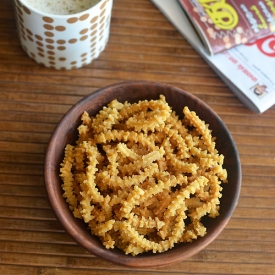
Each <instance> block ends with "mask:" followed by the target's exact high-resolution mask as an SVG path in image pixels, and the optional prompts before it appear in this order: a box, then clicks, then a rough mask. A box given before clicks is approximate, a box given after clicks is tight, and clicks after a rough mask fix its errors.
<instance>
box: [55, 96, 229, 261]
mask: <svg viewBox="0 0 275 275" xmlns="http://www.w3.org/2000/svg"><path fill="white" fill-rule="evenodd" d="M81 120H82V124H81V125H80V126H79V128H78V133H79V137H78V140H77V141H76V145H74V146H73V145H69V144H68V145H67V146H66V148H65V152H64V160H63V162H62V163H61V168H60V177H61V178H62V181H63V184H62V188H63V190H64V193H63V197H64V198H65V199H66V201H67V203H68V205H69V208H70V209H71V211H72V212H73V214H74V216H75V217H76V218H80V219H83V220H84V222H86V223H87V224H88V226H89V228H90V230H91V233H92V234H94V235H96V236H97V237H98V238H99V239H100V240H101V241H102V243H103V245H104V246H105V247H106V248H107V249H113V248H114V247H118V248H119V249H121V250H123V251H124V252H125V253H126V254H131V255H133V256H135V255H137V254H140V253H144V252H148V251H152V252H153V253H161V252H164V251H167V250H168V249H171V248H172V247H174V245H175V244H177V243H180V242H191V241H193V240H194V239H197V238H198V237H203V236H204V235H205V234H206V233H207V229H206V228H205V226H204V225H203V224H202V220H201V219H202V217H204V216H209V217H210V218H215V217H217V216H218V215H219V204H220V198H221V196H222V193H221V192H222V187H221V184H222V183H226V182H227V171H226V170H225V169H224V168H223V162H224V156H223V155H220V154H219V152H218V151H217V150H216V149H215V138H214V137H212V135H211V130H210V129H209V126H208V125H207V124H205V122H204V121H202V120H201V119H200V118H199V117H198V116H197V115H196V113H194V112H192V111H190V110H189V109H188V107H184V108H183V119H182V120H181V119H179V118H178V116H177V115H176V114H175V113H174V112H173V111H172V109H171V108H170V106H169V105H168V104H167V102H166V100H165V97H164V96H163V95H161V96H160V99H159V100H150V101H147V100H144V101H139V102H138V103H134V104H130V103H128V102H124V103H121V102H119V101H117V100H113V101H112V102H110V103H109V104H108V106H105V107H104V108H103V109H102V110H101V111H100V112H99V113H98V114H97V115H96V116H95V117H91V116H89V114H88V113H87V112H84V113H83V115H82V117H81Z"/></svg>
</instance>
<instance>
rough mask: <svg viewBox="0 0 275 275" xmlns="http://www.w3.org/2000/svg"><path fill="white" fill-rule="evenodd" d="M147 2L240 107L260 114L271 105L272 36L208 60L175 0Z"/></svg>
mask: <svg viewBox="0 0 275 275" xmlns="http://www.w3.org/2000/svg"><path fill="white" fill-rule="evenodd" d="M151 1H152V2H153V3H154V4H155V5H156V7H158V8H159V10H160V11H161V12H162V13H163V14H164V15H165V16H166V17H167V18H168V19H169V20H170V22H171V23H172V24H173V25H174V26H175V27H176V28H177V29H178V30H179V32H180V33H181V34H182V35H183V36H184V37H185V38H186V40H187V41H188V42H189V43H190V44H191V45H192V47H193V48H194V49H195V50H196V51H197V52H198V53H199V54H200V55H201V56H202V57H203V58H204V60H205V61H206V62H207V63H208V64H209V66H210V67H211V68H212V69H213V70H214V71H215V72H216V73H217V74H218V75H219V77H220V78H221V79H222V80H223V81H224V82H225V84H226V85H228V87H229V88H230V89H231V90H232V92H233V93H234V94H235V95H236V96H237V97H238V98H239V99H240V100H241V101H242V102H243V103H244V105H246V106H247V107H248V108H249V109H251V110H252V111H254V112H258V113H263V112H264V111H266V110H267V109H269V108H270V107H271V106H273V105H274V104H275V34H273V33H272V34H270V35H268V36H265V37H263V38H260V39H258V40H256V41H254V42H250V43H247V44H242V45H239V46H237V47H233V48H231V49H229V50H224V51H223V52H221V53H218V54H215V55H213V56H211V55H209V54H208V53H207V51H206V49H205V47H204V46H203V44H202V42H201V40H200V38H199V36H198V34H197V32H196V31H195V30H194V29H193V27H192V24H191V23H190V21H189V19H188V17H187V15H186V14H185V12H184V11H183V9H182V8H181V5H180V3H179V1H178V0H151ZM194 1H195V0H194ZM221 1H222V0H221Z"/></svg>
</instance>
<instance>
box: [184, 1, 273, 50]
mask: <svg viewBox="0 0 275 275" xmlns="http://www.w3.org/2000/svg"><path fill="white" fill-rule="evenodd" d="M179 3H180V4H181V6H182V8H183V10H184V11H185V13H186V15H187V16H188V18H189V20H190V22H191V24H192V26H193V28H194V29H195V30H196V31H197V33H198V36H199V37H200V39H201V40H202V43H203V44H204V46H205V48H206V50H207V51H208V53H209V54H210V55H213V54H216V53H218V52H221V51H224V50H228V49H230V48H232V47H234V46H237V45H240V44H246V43H247V42H249V41H253V40H257V39H259V38H262V37H265V36H267V35H270V34H272V32H274V31H275V19H274V18H275V0H262V1H259V0H179Z"/></svg>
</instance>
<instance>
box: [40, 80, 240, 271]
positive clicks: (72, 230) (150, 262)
mask: <svg viewBox="0 0 275 275" xmlns="http://www.w3.org/2000/svg"><path fill="white" fill-rule="evenodd" d="M135 84H140V85H153V86H162V87H163V86H165V87H168V88H170V89H172V90H174V91H176V92H180V93H183V94H185V95H187V96H188V97H189V98H190V99H191V100H197V101H198V102H199V103H200V104H202V105H203V106H204V108H205V109H207V112H210V113H211V114H212V116H214V117H215V119H217V120H218V122H219V124H220V126H221V127H222V128H223V131H225V133H226V135H228V137H229V138H230V140H231V141H232V144H231V145H232V147H233V150H234V152H233V153H234V154H235V156H236V173H237V175H236V178H237V184H236V186H237V188H236V192H235V193H234V197H233V198H232V201H231V204H230V207H229V208H228V211H227V215H226V219H223V220H222V221H221V222H220V223H219V226H218V227H217V228H216V230H215V232H214V233H213V234H211V235H210V236H209V235H208V234H207V235H206V236H205V237H203V238H201V240H202V241H200V242H199V243H198V242H197V245H196V242H195V241H194V242H193V243H192V244H193V245H192V246H193V247H194V248H193V250H192V251H188V252H186V251H183V252H181V253H178V255H175V257H174V258H173V259H172V260H171V257H170V258H169V260H165V258H164V257H163V255H164V254H165V253H167V252H169V250H168V251H167V252H164V253H159V254H154V255H153V256H152V257H150V256H149V257H148V256H144V254H141V255H137V256H135V257H133V256H131V255H125V254H121V255H119V256H118V257H117V256H116V253H115V252H113V251H112V250H107V249H106V248H105V247H103V248H101V247H98V246H96V245H93V244H87V243H86V242H85V241H84V240H83V239H82V238H79V237H78V233H77V229H78V227H77V226H76V225H75V224H70V223H69V221H68V219H67V217H66V216H65V217H64V216H63V215H62V213H61V211H60V210H61V209H60V207H59V206H58V203H57V202H58V200H60V198H58V194H56V193H55V192H54V189H53V188H52V187H53V184H52V176H53V175H52V170H53V163H52V162H51V157H52V155H53V152H54V144H55V142H56V141H57V140H58V138H59V132H60V129H61V126H63V124H64V123H66V120H67V117H68V116H70V115H71V114H73V113H74V111H75V110H76V109H78V107H79V106H81V105H82V104H84V102H86V101H90V100H92V99H93V98H96V97H97V96H98V95H100V94H101V93H102V92H107V91H109V90H110V91H111V90H113V89H114V88H115V89H118V88H123V89H125V88H127V87H131V86H132V85H135ZM160 94H161V93H160ZM101 107H103V106H101ZM76 119H77V118H76ZM241 178H242V171H241V162H240V158H239V154H238V150H237V147H236V144H235V142H234V140H233V138H232V136H231V134H230V132H229V130H228V129H227V127H226V125H225V123H224V122H223V121H222V120H221V118H220V117H219V116H218V114H217V113H216V112H215V111H214V110H213V109H211V108H210V106H208V105H207V104H206V103H205V102H203V101H202V100H201V99H199V98H198V97H196V96H195V95H193V94H191V93H188V92H187V91H185V90H182V89H180V88H177V87H175V86H172V85H168V84H165V83H160V82H153V81H143V80H138V81H125V82H119V83H115V84H111V85H108V86H106V87H103V88H100V89H98V90H96V91H94V92H92V93H91V94H89V95H87V96H85V97H83V98H82V99H81V100H79V101H78V102H77V103H76V104H74V105H73V106H72V107H71V108H70V109H69V110H68V111H67V112H66V113H65V114H64V115H63V117H62V118H61V119H60V121H59V122H58V123H57V125H56V127H55V129H54V131H53V133H52V135H51V138H50V140H49V142H48V146H47V149H46V153H45V158H44V183H45V188H46V193H47V197H48V200H49V202H50V206H51V208H52V210H53V212H54V214H55V216H56V218H57V220H58V221H59V222H60V223H61V225H62V227H63V228H64V230H65V231H66V232H67V233H68V234H69V235H70V236H71V237H72V238H73V239H74V241H76V243H78V244H79V245H80V246H82V247H84V248H85V249H87V250H88V251H89V252H91V253H92V254H94V255H96V256H98V257H101V258H103V259H105V260H108V261H110V262H113V263H115V264H118V265H123V266H128V267H139V268H146V267H147V268H148V267H160V266H166V265H168V264H172V263H176V262H179V261H182V260H185V259H187V258H189V257H191V256H193V255H195V254H197V253H198V252H199V251H201V250H202V249H204V248H205V247H206V246H207V245H209V244H210V243H211V242H212V241H214V240H215V239H216V237H217V236H218V235H219V234H220V233H221V231H222V230H223V229H224V228H225V226H226V225H227V223H228V221H229V219H230V218H231V216H232V214H233V212H234V210H235V208H236V206H237V204H238V199H239V196H240V190H241ZM61 199H63V198H61ZM63 200H64V199H63ZM74 219H75V218H74ZM172 249H174V248H172ZM172 249H171V250H172ZM171 250H170V251H171ZM157 259H159V261H160V259H161V262H159V263H158V264H156V263H155V261H154V260H157Z"/></svg>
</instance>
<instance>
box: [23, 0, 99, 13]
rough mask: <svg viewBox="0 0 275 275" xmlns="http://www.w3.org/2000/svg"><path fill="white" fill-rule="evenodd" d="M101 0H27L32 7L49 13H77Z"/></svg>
mask: <svg viewBox="0 0 275 275" xmlns="http://www.w3.org/2000/svg"><path fill="white" fill-rule="evenodd" d="M100 1H101V0H25V2H26V3H27V4H29V5H30V6H31V7H33V8H35V9H37V10H40V11H42V12H45V13H49V14H56V15H69V14H76V13H79V12H82V11H85V10H88V9H89V8H91V7H93V6H94V5H96V4H97V3H99V2H100Z"/></svg>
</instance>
